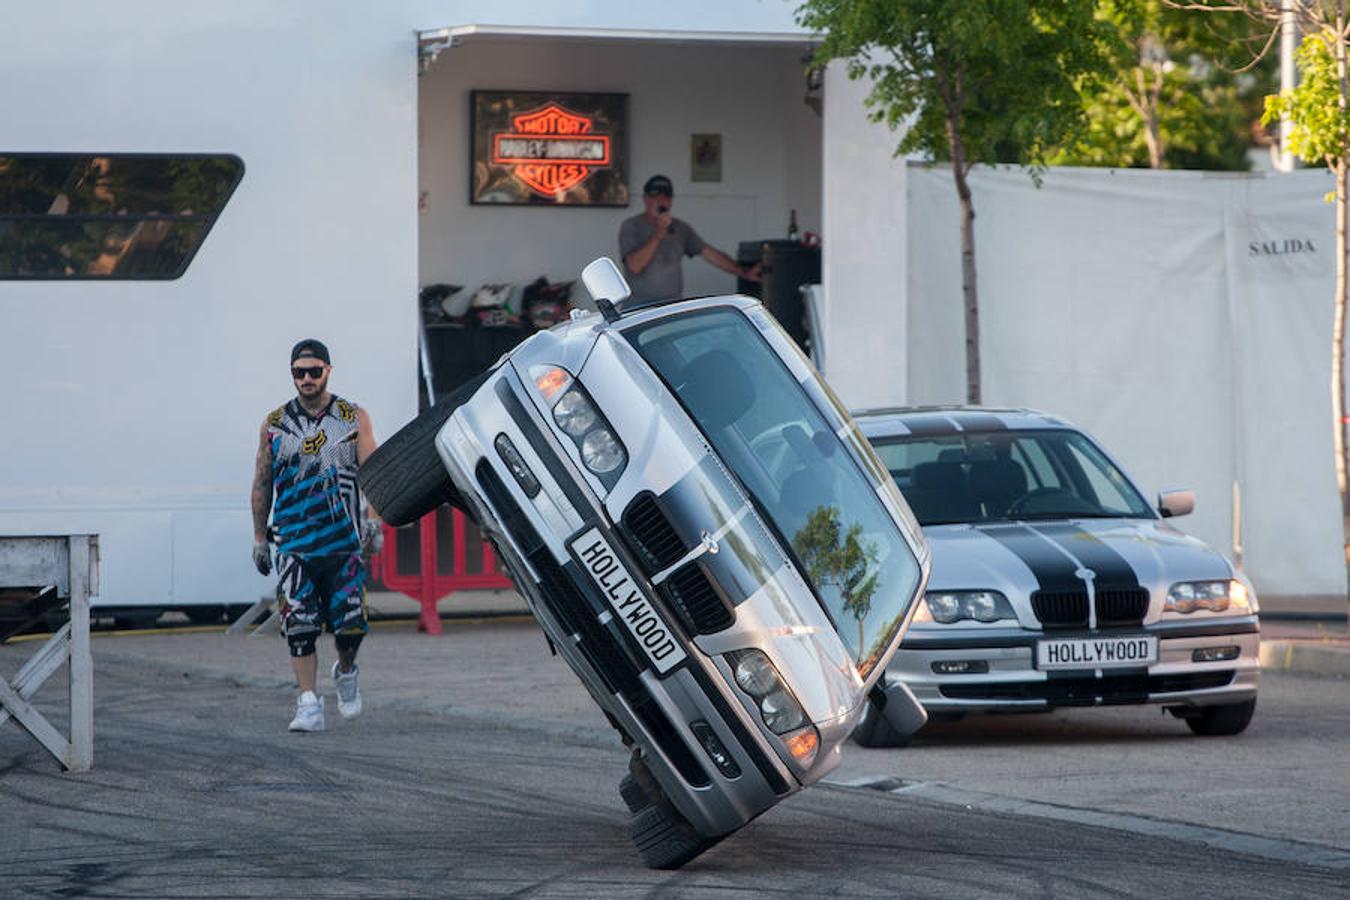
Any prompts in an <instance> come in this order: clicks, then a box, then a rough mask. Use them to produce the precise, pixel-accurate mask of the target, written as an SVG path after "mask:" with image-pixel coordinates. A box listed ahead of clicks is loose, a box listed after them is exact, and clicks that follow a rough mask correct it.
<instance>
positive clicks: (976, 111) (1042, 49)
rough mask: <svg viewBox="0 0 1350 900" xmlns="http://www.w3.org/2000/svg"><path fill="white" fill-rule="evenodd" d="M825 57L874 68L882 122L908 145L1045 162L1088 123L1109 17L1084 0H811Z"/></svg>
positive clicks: (876, 109)
mask: <svg viewBox="0 0 1350 900" xmlns="http://www.w3.org/2000/svg"><path fill="white" fill-rule="evenodd" d="M798 17H799V19H800V21H801V22H802V24H803V25H805V26H806V27H808V28H811V29H813V30H816V31H820V32H823V33H824V34H825V37H824V40H823V42H822V43H821V46H820V49H819V51H818V53H817V60H818V61H821V62H825V61H828V60H832V59H846V60H848V71H849V75H850V77H853V78H860V77H863V76H869V77H870V78H871V80H872V91H871V93H870V95H869V97H868V103H869V105H870V106H871V107H872V110H873V115H874V118H876V119H877V120H880V121H885V122H886V123H887V124H888V125H890V126H891V127H892V128H899V126H901V125H902V124H905V125H907V127H906V130H905V131H904V133H903V134H902V135H901V137H900V140H899V142H898V146H897V152H898V153H915V152H917V153H922V154H924V155H926V156H928V157H930V158H932V159H935V160H944V161H946V160H951V159H952V158H953V153H952V137H953V133H952V130H951V127H950V126H951V125H952V124H953V120H954V124H955V126H956V130H957V132H958V133H959V138H960V140H961V142H962V144H963V146H964V157H965V159H964V162H965V164H966V166H967V168H969V166H971V165H975V164H978V163H996V162H1022V163H1030V164H1033V165H1037V164H1042V163H1044V162H1045V160H1046V157H1047V155H1048V154H1049V152H1050V151H1051V150H1052V149H1053V148H1054V147H1056V146H1057V145H1059V144H1060V143H1062V142H1063V141H1064V139H1065V138H1066V136H1068V135H1069V134H1071V133H1073V132H1074V131H1075V130H1076V129H1078V128H1079V127H1080V126H1081V125H1082V121H1083V115H1082V104H1081V102H1080V101H1079V97H1078V86H1079V84H1080V82H1081V80H1082V79H1084V78H1088V77H1092V76H1095V75H1098V74H1100V73H1101V71H1102V69H1101V66H1102V63H1103V59H1102V57H1101V54H1100V47H1101V45H1102V44H1103V43H1104V41H1103V36H1104V35H1103V27H1104V26H1103V23H1102V22H1101V21H1100V20H1098V19H1096V18H1095V17H1094V16H1093V14H1092V5H1091V4H1089V3H1084V2H1082V0H960V2H951V0H807V2H805V3H804V4H802V6H801V7H799V9H798Z"/></svg>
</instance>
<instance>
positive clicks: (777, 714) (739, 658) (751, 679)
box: [727, 650, 810, 755]
mask: <svg viewBox="0 0 1350 900" xmlns="http://www.w3.org/2000/svg"><path fill="white" fill-rule="evenodd" d="M727 662H729V663H730V664H731V671H732V673H733V674H734V676H735V678H736V686H737V687H739V688H740V689H741V690H743V691H745V693H747V694H748V695H750V697H751V698H752V699H753V700H754V701H755V703H756V705H757V706H758V707H759V715H760V718H762V719H763V720H764V724H765V725H767V726H768V728H769V730H770V731H772V732H773V733H774V734H786V733H787V732H789V731H795V730H797V729H798V728H801V727H803V726H804V725H808V724H810V720H809V719H807V718H806V710H804V709H802V705H801V704H800V703H799V702H797V698H796V697H794V696H792V691H790V690H789V689H788V686H787V685H786V684H784V683H783V678H782V676H781V675H779V674H778V670H777V669H776V668H774V665H773V663H772V662H770V661H769V658H768V657H767V656H765V655H764V653H763V652H762V651H760V650H736V651H734V652H732V653H728V654H727ZM794 755H795V753H794Z"/></svg>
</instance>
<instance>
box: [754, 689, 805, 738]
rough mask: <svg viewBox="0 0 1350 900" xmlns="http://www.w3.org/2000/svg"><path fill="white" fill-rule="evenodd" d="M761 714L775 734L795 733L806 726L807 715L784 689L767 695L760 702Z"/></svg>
mask: <svg viewBox="0 0 1350 900" xmlns="http://www.w3.org/2000/svg"><path fill="white" fill-rule="evenodd" d="M759 712H760V715H762V716H763V717H764V724H765V725H768V726H769V730H770V731H772V732H773V733H774V734H782V733H783V732H785V731H793V730H795V729H797V728H801V727H802V726H803V725H805V724H806V713H805V712H803V711H802V707H801V704H799V703H798V702H797V701H796V700H795V699H794V698H793V696H792V695H791V694H789V693H788V692H787V691H785V690H784V689H782V688H779V689H778V690H776V691H773V692H772V693H770V694H768V695H766V696H765V697H764V698H763V699H761V700H760V701H759Z"/></svg>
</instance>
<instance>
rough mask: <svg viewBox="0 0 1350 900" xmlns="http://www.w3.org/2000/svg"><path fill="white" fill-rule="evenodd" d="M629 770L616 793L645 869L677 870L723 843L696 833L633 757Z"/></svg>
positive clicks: (630, 835) (644, 765)
mask: <svg viewBox="0 0 1350 900" xmlns="http://www.w3.org/2000/svg"><path fill="white" fill-rule="evenodd" d="M628 768H629V774H628V775H625V776H624V779H623V781H622V782H620V783H619V793H620V795H622V797H623V802H624V804H625V805H626V806H627V807H628V810H629V812H630V813H631V816H630V817H629V819H628V839H629V840H631V841H632V842H633V846H635V847H636V848H637V851H638V854H639V855H641V857H642V861H643V862H644V863H646V865H647V867H648V868H651V869H678V868H679V867H680V866H682V865H684V864H685V863H687V862H689V861H690V860H692V859H694V858H695V857H697V856H698V855H699V854H701V853H703V852H704V851H705V850H708V849H709V848H711V847H713V846H715V845H716V844H717V843H718V842H719V841H721V840H722V838H721V837H715V838H709V837H704V836H703V835H701V834H699V833H698V832H697V831H695V830H694V826H692V825H690V824H689V821H688V820H687V819H685V817H684V816H682V815H680V811H679V810H677V809H676V808H675V806H674V804H672V803H671V802H670V799H669V798H668V797H666V795H665V792H664V791H663V790H661V786H660V785H659V784H657V782H656V779H655V778H653V777H652V774H651V772H649V771H648V770H647V766H646V764H645V763H644V762H642V760H641V759H639V758H638V756H637V755H636V754H634V755H633V757H632V759H631V760H630V761H629V766H628Z"/></svg>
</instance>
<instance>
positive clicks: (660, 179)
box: [642, 175, 675, 197]
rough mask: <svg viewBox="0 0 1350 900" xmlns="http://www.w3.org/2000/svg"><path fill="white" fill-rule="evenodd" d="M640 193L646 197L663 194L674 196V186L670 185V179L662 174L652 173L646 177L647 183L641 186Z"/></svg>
mask: <svg viewBox="0 0 1350 900" xmlns="http://www.w3.org/2000/svg"><path fill="white" fill-rule="evenodd" d="M642 193H644V194H646V195H647V196H648V197H655V196H657V195H659V194H664V195H665V196H667V197H674V196H675V188H674V187H673V186H672V185H671V183H670V179H669V178H667V177H666V176H664V175H653V176H652V177H651V178H648V179H647V183H646V184H644V185H643V186H642Z"/></svg>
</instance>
